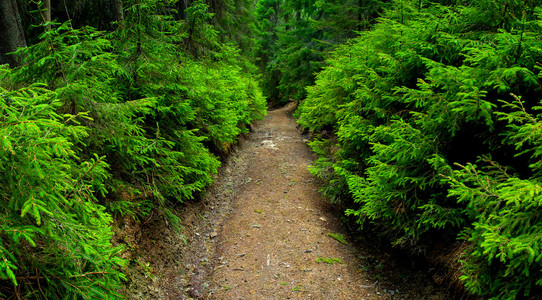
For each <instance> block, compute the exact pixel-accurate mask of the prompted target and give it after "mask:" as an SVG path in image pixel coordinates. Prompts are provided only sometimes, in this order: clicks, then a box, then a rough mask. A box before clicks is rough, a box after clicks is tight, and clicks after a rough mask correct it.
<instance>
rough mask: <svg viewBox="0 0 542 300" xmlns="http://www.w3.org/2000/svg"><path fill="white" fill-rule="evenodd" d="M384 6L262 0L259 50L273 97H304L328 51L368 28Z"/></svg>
mask: <svg viewBox="0 0 542 300" xmlns="http://www.w3.org/2000/svg"><path fill="white" fill-rule="evenodd" d="M381 6H382V4H381V2H380V1H378V0H365V1H359V0H327V1H323V0H318V1H300V0H295V1H282V0H261V1H259V2H258V8H257V16H258V20H259V22H258V24H259V34H258V40H257V42H258V51H257V53H256V56H257V58H258V62H257V63H258V65H259V66H260V69H261V71H262V75H263V79H264V80H263V81H264V86H263V87H264V91H265V93H266V96H267V97H268V98H269V99H270V101H272V102H275V103H286V102H288V101H291V100H295V101H299V100H301V99H303V98H305V96H306V91H305V87H307V86H309V85H312V84H313V83H314V76H315V74H316V73H317V72H318V71H320V69H321V67H322V64H323V60H324V57H325V56H326V55H327V53H328V52H329V51H331V50H332V49H334V48H335V47H337V46H338V45H339V44H341V43H343V42H345V41H346V40H347V39H349V38H352V37H355V31H356V30H357V31H359V30H362V29H364V28H366V27H367V26H368V25H369V24H370V23H371V22H372V20H374V17H375V16H376V14H377V12H378V11H379V10H380V9H381Z"/></svg>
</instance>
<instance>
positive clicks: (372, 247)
mask: <svg viewBox="0 0 542 300" xmlns="http://www.w3.org/2000/svg"><path fill="white" fill-rule="evenodd" d="M294 108H295V107H294V106H293V105H288V106H286V107H283V108H280V109H277V110H272V111H270V112H269V115H268V116H267V118H266V119H265V120H263V121H261V122H259V123H258V124H256V125H255V129H254V131H253V132H252V133H250V134H249V135H248V136H247V137H245V139H243V140H242V141H241V143H240V145H239V146H238V148H237V150H236V151H235V152H234V153H233V154H232V155H231V157H230V158H229V159H228V160H227V161H226V162H225V163H224V166H223V168H222V170H221V173H220V174H219V176H218V177H217V180H216V182H215V184H214V185H213V186H212V187H211V188H210V189H209V190H208V191H207V192H206V194H205V195H204V197H203V198H202V200H200V201H198V202H192V203H186V204H185V205H184V206H183V207H180V208H179V211H180V213H181V218H182V220H183V223H184V229H183V234H184V235H185V236H186V238H185V239H186V241H187V244H185V243H184V241H183V238H181V237H180V236H179V235H177V234H175V232H173V231H172V230H171V229H169V227H168V226H167V225H166V224H165V222H164V220H163V218H161V217H157V216H154V217H152V216H151V217H150V218H149V219H148V220H144V221H143V222H142V223H141V224H140V225H136V224H135V223H134V222H132V221H130V220H129V219H126V220H120V221H119V224H118V225H119V228H121V229H122V230H121V231H120V232H118V234H117V238H118V242H119V243H125V244H126V245H128V248H129V251H126V257H129V258H131V261H132V263H131V265H130V266H128V267H127V270H126V272H127V273H128V282H127V287H126V289H125V291H124V293H125V294H126V295H127V297H128V298H130V299H160V298H162V299H190V298H196V299H451V298H452V297H451V296H450V295H448V294H447V293H446V292H445V291H444V290H442V289H439V288H438V287H436V286H435V285H434V284H433V282H432V280H431V277H430V275H428V274H427V270H426V269H425V268H423V267H420V266H419V264H417V263H414V262H411V261H409V260H408V259H405V257H404V256H402V257H396V255H392V253H391V252H389V251H387V250H384V249H383V247H381V246H378V243H377V242H375V240H374V239H371V238H353V237H351V236H349V235H348V230H347V228H345V226H344V225H343V224H342V222H341V220H340V212H339V211H337V209H336V208H335V207H334V206H332V205H331V204H329V203H328V202H327V201H326V200H325V199H323V198H322V197H321V196H320V195H319V193H318V190H319V188H320V187H321V185H320V183H318V182H317V180H316V179H315V178H314V177H312V176H311V175H310V173H309V172H308V171H307V167H308V166H309V165H310V163H311V161H312V160H314V159H315V157H314V156H313V155H312V153H311V152H310V150H309V149H308V147H307V146H306V140H304V137H303V136H302V135H301V134H300V133H299V132H298V131H297V129H296V123H295V120H294V119H293V118H292V116H291V114H292V112H293V110H294ZM330 233H331V234H335V235H337V236H344V237H345V242H346V243H347V244H344V243H341V242H340V241H339V240H340V238H338V239H335V238H333V237H331V236H330V235H329V234H330Z"/></svg>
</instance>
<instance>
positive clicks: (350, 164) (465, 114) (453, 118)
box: [298, 0, 542, 299]
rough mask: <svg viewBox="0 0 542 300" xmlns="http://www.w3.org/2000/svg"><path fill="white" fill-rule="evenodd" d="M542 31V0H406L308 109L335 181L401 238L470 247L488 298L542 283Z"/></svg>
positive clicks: (343, 59) (316, 88)
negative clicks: (450, 0)
mask: <svg viewBox="0 0 542 300" xmlns="http://www.w3.org/2000/svg"><path fill="white" fill-rule="evenodd" d="M540 36H542V9H541V8H540V7H539V6H537V2H536V1H514V0H510V1H498V2H494V1H482V0H481V1H467V2H464V3H463V2H462V3H461V4H460V3H454V4H448V2H446V1H443V2H442V3H441V4H439V3H430V2H426V1H395V2H393V6H392V7H390V8H389V9H388V10H387V11H386V12H385V13H384V14H383V17H382V18H380V19H379V20H378V22H377V24H375V25H374V26H373V27H372V28H371V29H370V30H367V31H364V32H362V33H360V36H359V37H357V38H355V39H353V40H352V41H351V42H348V43H346V44H345V45H343V46H340V47H339V48H338V49H337V50H336V51H335V52H334V53H333V55H332V56H331V57H330V58H329V59H327V61H326V63H327V64H326V66H325V68H324V70H323V71H322V72H320V73H319V74H318V75H317V79H316V83H315V85H313V86H311V87H309V88H308V96H307V99H306V100H305V101H304V102H303V103H302V104H301V107H300V109H299V111H298V114H299V118H300V119H299V122H300V123H301V124H302V125H303V126H304V127H306V128H308V129H310V130H312V131H313V132H314V133H315V135H316V136H317V137H319V138H318V139H316V140H315V141H314V142H312V147H313V149H314V150H315V151H316V152H317V153H318V154H319V155H320V158H319V160H318V162H317V163H316V164H315V166H314V167H313V169H312V171H313V172H314V173H315V174H317V175H319V176H321V177H322V178H324V179H326V180H327V181H328V182H329V184H328V186H327V187H326V188H325V190H324V191H325V193H326V194H327V195H328V196H330V197H331V198H332V199H335V200H337V201H338V200H340V199H348V198H351V199H353V202H345V203H344V205H347V206H348V207H349V208H348V210H347V211H346V214H347V215H350V216H353V217H354V218H355V219H356V220H357V222H358V223H359V224H360V225H361V226H365V225H366V224H372V225H373V226H377V228H379V230H380V232H381V233H382V234H383V235H384V236H386V237H387V238H389V239H390V240H391V241H392V243H393V244H394V245H397V246H402V247H407V248H409V249H419V250H423V249H424V248H426V247H434V246H435V245H436V244H438V243H442V242H447V243H448V245H449V247H459V248H461V249H463V250H462V251H463V254H462V260H461V267H462V270H461V272H462V276H461V280H462V281H463V282H464V285H465V287H466V288H467V290H468V291H470V292H471V293H473V294H477V295H480V296H484V297H489V298H495V299H497V298H498V299H503V298H504V299H513V298H517V297H523V296H529V295H535V294H537V293H539V292H540V291H541V287H542V272H541V270H542V248H541V241H540V237H541V236H542V219H541V218H540V213H539V212H540V205H541V204H540V203H541V202H540V201H541V200H542V198H541V187H540V184H541V177H540V175H541V173H540V167H541V164H540V155H541V151H540V149H541V148H540V146H541V144H540V138H541V135H540V134H541V132H540V129H539V128H540V126H541V124H542V123H540V121H541V119H540V117H541V115H540V114H539V113H538V111H539V110H540V106H538V105H540V104H539V103H540V100H541V99H542V93H541V92H542V87H541V84H542V75H541V73H540V71H541V69H542V68H541V67H542V65H541V62H542V50H541V49H542V40H541V39H540ZM456 239H457V241H458V242H454V241H455V240H456Z"/></svg>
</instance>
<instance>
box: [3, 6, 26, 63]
mask: <svg viewBox="0 0 542 300" xmlns="http://www.w3.org/2000/svg"><path fill="white" fill-rule="evenodd" d="M18 47H26V39H25V36H24V31H23V26H22V24H21V16H20V15H19V9H18V8H17V3H16V2H15V0H0V63H9V65H10V66H11V67H16V66H18V65H20V63H21V58H20V57H16V56H15V55H8V54H7V53H10V52H13V51H15V50H17V48H18Z"/></svg>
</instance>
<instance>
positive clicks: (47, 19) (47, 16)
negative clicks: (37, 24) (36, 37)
mask: <svg viewBox="0 0 542 300" xmlns="http://www.w3.org/2000/svg"><path fill="white" fill-rule="evenodd" d="M45 22H47V23H49V22H51V0H45ZM47 30H51V25H50V24H49V25H47Z"/></svg>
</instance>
